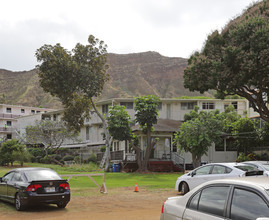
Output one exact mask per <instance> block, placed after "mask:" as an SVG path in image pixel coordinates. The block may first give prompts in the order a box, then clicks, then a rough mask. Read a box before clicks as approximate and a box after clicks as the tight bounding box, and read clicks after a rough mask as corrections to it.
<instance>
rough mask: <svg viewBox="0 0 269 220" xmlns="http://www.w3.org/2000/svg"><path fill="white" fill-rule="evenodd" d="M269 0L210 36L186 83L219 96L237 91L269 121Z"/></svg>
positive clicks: (192, 61)
mask: <svg viewBox="0 0 269 220" xmlns="http://www.w3.org/2000/svg"><path fill="white" fill-rule="evenodd" d="M268 45H269V1H268V0H264V1H262V2H259V3H257V4H255V5H253V6H252V7H250V8H249V9H248V10H246V11H245V12H244V13H243V14H242V15H241V16H239V17H238V18H236V19H234V20H232V21H231V22H230V23H228V24H227V25H226V26H225V27H224V28H223V30H222V31H221V32H219V31H214V32H213V33H212V34H211V35H209V36H208V38H207V40H206V42H205V45H204V47H203V48H202V50H201V52H195V53H194V54H193V55H192V56H191V57H190V58H189V60H188V66H187V68H186V69H185V71H184V86H185V87H186V88H189V89H190V91H195V90H196V91H200V92H201V93H203V92H205V91H208V90H210V89H214V90H216V91H217V92H218V94H219V97H221V98H224V96H226V95H233V94H237V95H239V96H242V97H245V98H246V99H248V100H249V102H250V104H251V106H252V107H253V108H254V110H255V111H257V112H258V113H259V114H260V116H261V118H263V119H264V120H265V121H269V109H268V103H269V74H268V73H269V47H268Z"/></svg>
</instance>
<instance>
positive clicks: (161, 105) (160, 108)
mask: <svg viewBox="0 0 269 220" xmlns="http://www.w3.org/2000/svg"><path fill="white" fill-rule="evenodd" d="M157 108H158V110H159V111H161V110H162V108H163V104H162V103H161V102H159V104H158V107H157Z"/></svg>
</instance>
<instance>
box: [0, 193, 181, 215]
mask: <svg viewBox="0 0 269 220" xmlns="http://www.w3.org/2000/svg"><path fill="white" fill-rule="evenodd" d="M171 196H177V193H176V192H175V191H174V190H173V189H171V190H156V189H154V190H146V189H143V188H139V192H134V189H133V188H117V189H108V193H107V194H101V193H99V192H98V189H96V188H95V189H93V188H91V189H89V190H88V189H84V190H73V191H72V196H71V201H70V203H69V204H68V205H67V207H66V208H65V209H58V208H57V207H56V206H54V205H49V206H37V207H32V208H29V209H27V210H26V211H24V212H17V211H15V208H13V206H12V205H9V204H7V203H2V202H0V219H1V220H2V219H5V220H6V219H8V220H21V219H38V220H39V219H40V220H56V219H57V220H69V219H70V220H74V219H80V220H82V219H90V220H106V219H109V220H138V219H139V220H143V219H145V220H153V219H154V220H155V219H159V218H160V213H161V207H162V204H163V202H164V201H165V200H166V199H167V198H168V197H171Z"/></svg>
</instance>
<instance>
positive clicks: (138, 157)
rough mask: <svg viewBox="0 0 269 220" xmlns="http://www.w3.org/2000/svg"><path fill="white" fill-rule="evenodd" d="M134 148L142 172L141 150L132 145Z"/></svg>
mask: <svg viewBox="0 0 269 220" xmlns="http://www.w3.org/2000/svg"><path fill="white" fill-rule="evenodd" d="M132 148H133V149H134V150H135V153H136V162H137V165H138V170H141V169H142V161H141V148H140V147H138V146H135V145H132Z"/></svg>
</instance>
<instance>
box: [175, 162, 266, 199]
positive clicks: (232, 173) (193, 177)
mask: <svg viewBox="0 0 269 220" xmlns="http://www.w3.org/2000/svg"><path fill="white" fill-rule="evenodd" d="M262 174H263V172H259V171H258V170H257V169H256V168H254V167H253V166H249V165H246V164H243V163H210V164H206V165H203V166H200V167H198V168H196V169H194V170H192V171H191V172H189V173H187V174H184V175H182V176H180V177H178V179H177V181H176V185H175V189H176V190H177V191H178V192H181V194H186V193H187V192H189V191H190V190H191V189H193V188H194V187H196V186H198V185H200V184H202V183H204V182H207V181H210V180H215V179H224V178H232V177H243V176H246V175H247V176H251V175H262Z"/></svg>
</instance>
